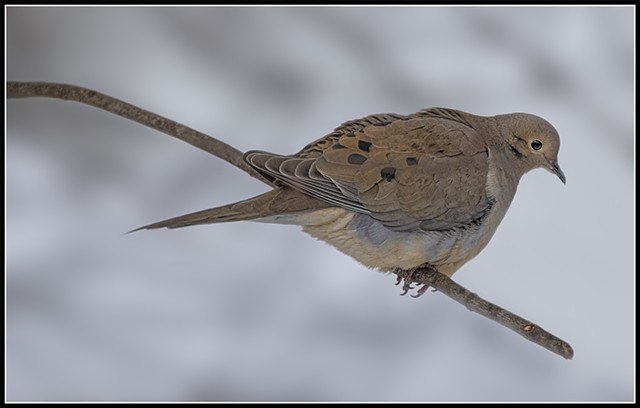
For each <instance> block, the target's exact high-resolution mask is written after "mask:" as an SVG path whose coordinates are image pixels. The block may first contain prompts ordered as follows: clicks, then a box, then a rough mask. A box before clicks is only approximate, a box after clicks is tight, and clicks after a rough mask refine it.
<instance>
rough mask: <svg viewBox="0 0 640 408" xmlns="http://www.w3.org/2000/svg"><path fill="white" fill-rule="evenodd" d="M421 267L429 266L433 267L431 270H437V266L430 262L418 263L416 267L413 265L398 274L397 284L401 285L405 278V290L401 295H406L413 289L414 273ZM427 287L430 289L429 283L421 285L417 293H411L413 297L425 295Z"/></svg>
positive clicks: (403, 286) (403, 288) (428, 267)
mask: <svg viewBox="0 0 640 408" xmlns="http://www.w3.org/2000/svg"><path fill="white" fill-rule="evenodd" d="M421 268H427V269H431V270H434V271H435V270H436V267H435V266H433V265H431V264H429V263H424V264H422V265H418V266H416V267H413V268H411V269H405V270H403V271H402V272H404V273H402V274H398V278H397V280H396V285H399V284H400V282H402V281H403V280H404V284H403V285H402V290H404V292H402V293H401V294H400V296H404V295H406V294H407V293H408V292H409V291H410V290H412V289H413V288H414V287H413V286H411V284H412V283H413V274H414V273H415V272H416V271H417V270H418V269H421ZM427 289H429V285H426V284H425V285H422V287H420V289H418V291H417V292H416V294H415V295H411V297H413V298H417V297H420V296H422V295H424V293H425V292H426V291H427Z"/></svg>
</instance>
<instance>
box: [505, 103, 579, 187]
mask: <svg viewBox="0 0 640 408" xmlns="http://www.w3.org/2000/svg"><path fill="white" fill-rule="evenodd" d="M496 119H498V123H499V126H500V127H501V133H502V134H503V135H504V136H506V138H507V143H508V146H507V148H508V149H510V150H511V151H512V152H513V153H514V154H515V156H516V160H517V161H518V162H519V164H520V167H521V168H522V169H523V174H524V173H526V172H528V171H529V170H533V169H535V168H538V167H542V168H545V169H547V170H549V171H550V172H551V173H553V174H555V175H556V176H558V178H559V179H560V180H561V181H562V182H563V183H566V178H565V176H564V173H563V172H562V170H560V165H559V164H558V151H559V150H560V136H558V132H557V131H556V130H555V128H554V127H553V126H551V124H550V123H549V122H547V121H546V120H544V119H542V118H541V117H538V116H535V115H530V114H528V113H511V114H509V115H500V116H497V117H496Z"/></svg>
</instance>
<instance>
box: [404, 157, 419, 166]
mask: <svg viewBox="0 0 640 408" xmlns="http://www.w3.org/2000/svg"><path fill="white" fill-rule="evenodd" d="M406 161H407V166H416V165H417V164H418V159H416V158H415V157H407V158H406Z"/></svg>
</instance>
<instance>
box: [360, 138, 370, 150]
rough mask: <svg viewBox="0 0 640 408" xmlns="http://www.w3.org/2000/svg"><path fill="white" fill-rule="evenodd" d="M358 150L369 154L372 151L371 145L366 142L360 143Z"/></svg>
mask: <svg viewBox="0 0 640 408" xmlns="http://www.w3.org/2000/svg"><path fill="white" fill-rule="evenodd" d="M358 149H360V150H363V151H365V152H368V151H369V149H371V143H369V142H365V141H364V140H359V141H358Z"/></svg>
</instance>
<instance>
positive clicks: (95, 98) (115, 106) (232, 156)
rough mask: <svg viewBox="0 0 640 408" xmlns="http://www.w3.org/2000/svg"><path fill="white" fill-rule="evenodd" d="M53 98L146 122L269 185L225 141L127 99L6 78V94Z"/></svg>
mask: <svg viewBox="0 0 640 408" xmlns="http://www.w3.org/2000/svg"><path fill="white" fill-rule="evenodd" d="M33 97H45V98H57V99H62V100H65V101H75V102H80V103H84V104H87V105H91V106H94V107H96V108H100V109H103V110H106V111H107V112H111V113H113V114H116V115H118V116H121V117H123V118H127V119H130V120H132V121H134V122H138V123H140V124H142V125H145V126H148V127H150V128H153V129H155V130H158V131H160V132H163V133H166V134H167V135H169V136H172V137H175V138H176V139H180V140H182V141H184V142H187V143H189V144H190V145H192V146H195V147H197V148H198V149H201V150H204V151H205V152H207V153H209V154H212V155H214V156H217V157H219V158H221V159H222V160H225V161H227V162H229V163H231V164H233V165H234V166H236V167H238V168H239V169H241V170H243V171H244V172H246V173H249V175H250V176H251V177H255V178H257V179H258V180H260V181H262V182H264V183H266V184H269V185H271V182H270V181H269V180H267V179H266V178H264V177H263V176H262V175H261V174H260V173H258V172H257V171H255V170H254V169H253V168H252V167H251V166H249V165H248V164H247V163H246V162H245V161H244V160H243V159H242V152H241V151H240V150H238V149H236V148H234V147H232V146H229V145H228V144H226V143H224V142H222V141H220V140H218V139H216V138H213V137H211V136H208V135H205V134H204V133H201V132H198V131H197V130H194V129H191V128H190V127H188V126H185V125H182V124H180V123H178V122H175V121H173V120H170V119H167V118H165V117H163V116H160V115H156V114H155V113H153V112H149V111H147V110H144V109H142V108H139V107H137V106H135V105H132V104H130V103H127V102H124V101H121V100H119V99H116V98H113V97H111V96H109V95H105V94H103V93H100V92H96V91H94V90H91V89H87V88H82V87H80V86H75V85H67V84H58V83H52V82H15V81H7V98H8V99H12V98H33Z"/></svg>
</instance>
